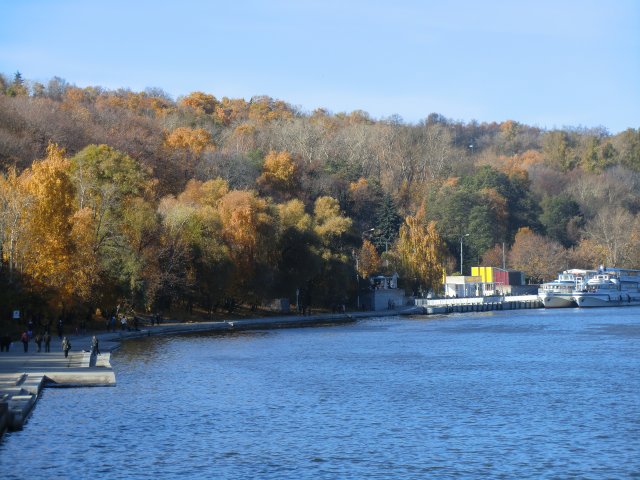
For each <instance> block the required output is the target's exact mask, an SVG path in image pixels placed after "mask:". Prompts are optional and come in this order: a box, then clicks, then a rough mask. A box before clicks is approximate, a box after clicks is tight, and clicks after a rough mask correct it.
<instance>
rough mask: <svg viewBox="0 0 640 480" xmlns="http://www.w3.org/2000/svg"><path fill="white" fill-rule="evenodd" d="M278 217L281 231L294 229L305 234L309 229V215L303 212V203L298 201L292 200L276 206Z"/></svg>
mask: <svg viewBox="0 0 640 480" xmlns="http://www.w3.org/2000/svg"><path fill="white" fill-rule="evenodd" d="M278 216H279V217H280V226H281V228H282V229H283V230H286V229H287V228H295V229H296V230H299V231H301V232H307V231H309V230H310V229H311V225H312V220H311V215H309V214H308V213H306V212H305V209H304V203H302V202H301V201H300V200H297V199H294V200H290V201H289V202H287V203H282V204H280V205H278Z"/></svg>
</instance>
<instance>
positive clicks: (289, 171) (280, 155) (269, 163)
mask: <svg viewBox="0 0 640 480" xmlns="http://www.w3.org/2000/svg"><path fill="white" fill-rule="evenodd" d="M298 171H299V169H298V165H297V164H296V162H295V161H294V160H293V158H291V154H289V152H276V151H273V150H272V151H270V152H269V153H268V154H267V156H266V157H265V158H264V164H263V167H262V174H261V175H260V176H259V177H258V180H257V183H258V185H260V186H262V187H263V188H265V189H266V191H267V192H272V193H277V194H279V195H280V196H282V197H283V198H290V197H291V196H293V195H294V194H295V193H296V192H297V190H298V188H299V177H298V175H299V173H298Z"/></svg>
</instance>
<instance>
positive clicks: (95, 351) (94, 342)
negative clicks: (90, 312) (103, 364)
mask: <svg viewBox="0 0 640 480" xmlns="http://www.w3.org/2000/svg"><path fill="white" fill-rule="evenodd" d="M91 355H100V347H99V344H98V337H96V336H95V335H94V336H93V338H92V339H91Z"/></svg>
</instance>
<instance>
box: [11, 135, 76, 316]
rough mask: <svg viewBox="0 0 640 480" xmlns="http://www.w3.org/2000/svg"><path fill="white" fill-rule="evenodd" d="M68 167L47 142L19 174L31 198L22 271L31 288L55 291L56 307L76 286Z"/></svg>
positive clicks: (66, 300)
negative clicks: (40, 156) (42, 154)
mask: <svg viewBox="0 0 640 480" xmlns="http://www.w3.org/2000/svg"><path fill="white" fill-rule="evenodd" d="M69 170H70V163H69V160H67V159H66V158H65V156H64V150H63V149H62V148H60V147H58V146H57V145H55V144H50V145H49V147H48V148H47V157H46V158H45V159H44V160H41V161H38V162H34V163H33V165H32V167H31V169H30V170H29V171H26V172H24V173H23V175H24V176H25V189H26V192H27V193H28V194H29V195H30V196H31V197H32V203H31V204H30V206H29V210H28V212H26V215H25V218H24V221H25V235H24V240H25V241H24V242H23V245H22V256H23V262H24V263H23V265H24V272H25V273H26V274H27V275H29V276H30V277H31V279H32V280H33V283H34V286H35V288H37V289H45V290H46V289H48V288H53V289H54V290H55V292H56V294H57V295H56V297H55V299H56V301H59V302H60V303H58V304H57V307H59V308H63V307H64V306H66V305H67V304H68V303H69V302H70V301H71V300H72V296H73V294H74V291H75V286H76V284H75V269H74V267H76V266H77V265H75V262H74V255H75V248H74V242H73V238H72V228H73V222H72V216H73V214H74V212H75V201H74V200H75V199H74V186H73V182H72V180H71V177H70V175H69Z"/></svg>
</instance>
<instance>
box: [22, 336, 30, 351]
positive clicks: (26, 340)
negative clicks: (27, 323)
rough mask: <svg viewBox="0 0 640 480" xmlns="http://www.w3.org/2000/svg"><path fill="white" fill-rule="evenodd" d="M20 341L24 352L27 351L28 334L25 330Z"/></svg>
mask: <svg viewBox="0 0 640 480" xmlns="http://www.w3.org/2000/svg"><path fill="white" fill-rule="evenodd" d="M20 341H21V342H22V346H23V347H24V353H27V352H28V351H29V334H28V333H27V332H22V335H21V336H20Z"/></svg>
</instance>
